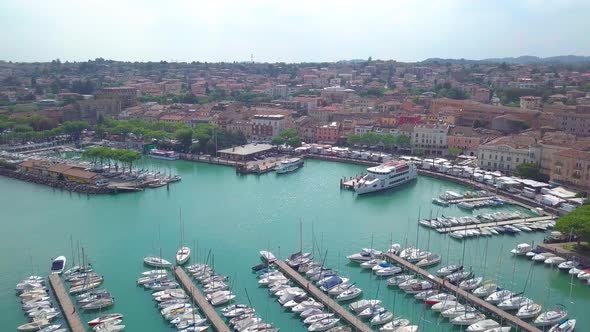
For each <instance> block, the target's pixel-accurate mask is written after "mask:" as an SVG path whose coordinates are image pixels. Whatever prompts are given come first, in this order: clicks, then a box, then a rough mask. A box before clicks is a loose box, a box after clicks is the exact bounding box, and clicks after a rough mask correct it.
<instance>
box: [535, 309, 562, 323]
mask: <svg viewBox="0 0 590 332" xmlns="http://www.w3.org/2000/svg"><path fill="white" fill-rule="evenodd" d="M566 318H567V311H565V310H562V309H561V308H556V309H555V310H549V311H545V312H543V313H542V314H540V315H539V316H537V318H535V320H534V321H533V324H534V325H535V326H548V325H555V324H558V323H560V322H562V321H563V320H564V319H566Z"/></svg>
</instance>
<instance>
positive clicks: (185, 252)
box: [176, 210, 191, 265]
mask: <svg viewBox="0 0 590 332" xmlns="http://www.w3.org/2000/svg"><path fill="white" fill-rule="evenodd" d="M190 255H191V248H189V247H187V246H185V245H184V224H183V222H182V210H181V212H180V249H178V251H176V265H183V264H184V263H186V262H187V261H188V259H189V258H190Z"/></svg>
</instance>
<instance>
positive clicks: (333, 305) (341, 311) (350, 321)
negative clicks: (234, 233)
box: [274, 260, 373, 332]
mask: <svg viewBox="0 0 590 332" xmlns="http://www.w3.org/2000/svg"><path fill="white" fill-rule="evenodd" d="M274 264H275V265H276V266H277V268H278V269H279V270H280V271H281V272H282V273H283V274H284V275H285V276H286V277H287V278H289V279H291V280H293V281H294V282H295V283H297V284H298V285H299V287H301V288H302V289H306V290H307V292H308V293H309V294H310V295H311V296H312V297H313V298H315V299H316V300H317V301H319V302H321V303H322V304H323V305H324V306H326V308H327V309H328V310H330V311H331V312H333V313H335V314H336V315H337V316H339V317H340V318H341V319H342V320H343V321H344V322H345V323H346V324H347V325H350V327H352V329H353V331H360V332H372V331H373V329H371V328H370V327H369V326H367V325H366V324H365V323H363V322H362V321H361V320H360V319H359V318H358V317H356V316H355V315H353V314H352V313H351V312H350V311H348V310H346V309H345V308H343V307H342V306H341V305H340V304H338V302H336V301H334V300H333V299H332V298H330V297H329V296H328V295H326V294H325V293H324V292H322V291H321V290H320V289H319V288H317V287H316V286H315V285H314V284H313V282H311V281H308V280H307V279H305V278H304V277H303V276H302V275H301V274H299V273H298V272H297V271H295V270H293V269H292V268H291V267H290V266H289V265H288V264H287V263H285V262H283V261H280V260H277V261H275V262H274Z"/></svg>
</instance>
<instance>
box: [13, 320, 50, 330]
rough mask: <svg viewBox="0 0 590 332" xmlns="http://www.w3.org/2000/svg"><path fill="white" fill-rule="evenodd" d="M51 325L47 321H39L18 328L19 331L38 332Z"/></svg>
mask: <svg viewBox="0 0 590 332" xmlns="http://www.w3.org/2000/svg"><path fill="white" fill-rule="evenodd" d="M49 325H50V323H49V321H48V320H47V319H39V320H34V321H32V322H30V323H26V324H23V325H21V326H19V327H17V328H16V330H17V331H37V330H40V329H42V328H44V327H46V326H49Z"/></svg>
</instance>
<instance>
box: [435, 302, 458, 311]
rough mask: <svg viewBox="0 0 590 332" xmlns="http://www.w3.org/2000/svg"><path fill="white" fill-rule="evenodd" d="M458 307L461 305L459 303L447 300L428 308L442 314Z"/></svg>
mask: <svg viewBox="0 0 590 332" xmlns="http://www.w3.org/2000/svg"><path fill="white" fill-rule="evenodd" d="M458 305H461V304H460V303H459V302H457V301H454V300H452V301H451V300H448V301H441V302H438V303H436V304H434V305H433V306H432V307H430V309H432V311H437V312H443V311H447V310H449V309H451V308H454V307H456V306H458Z"/></svg>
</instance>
